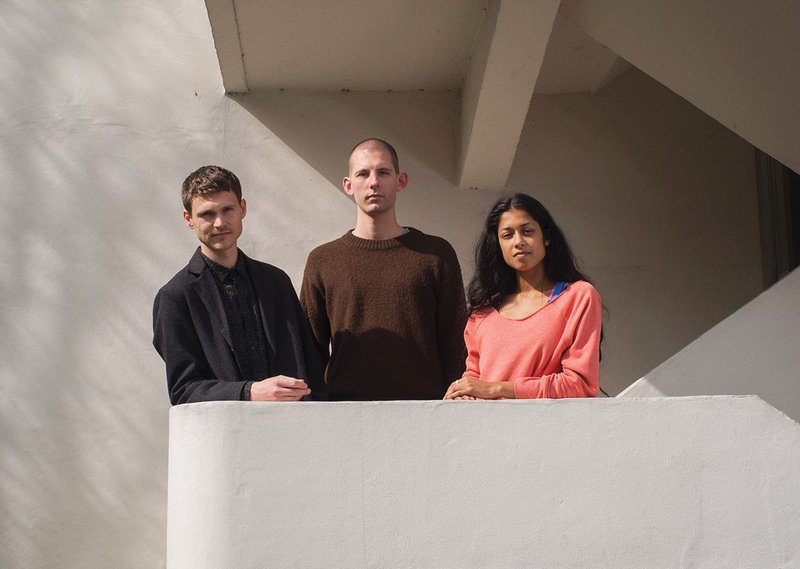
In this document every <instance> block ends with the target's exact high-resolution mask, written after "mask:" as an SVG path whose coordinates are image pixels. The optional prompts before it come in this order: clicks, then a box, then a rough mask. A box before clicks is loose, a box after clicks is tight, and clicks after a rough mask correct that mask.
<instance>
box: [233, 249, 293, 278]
mask: <svg viewBox="0 0 800 569" xmlns="http://www.w3.org/2000/svg"><path fill="white" fill-rule="evenodd" d="M242 255H243V256H244V260H245V263H246V264H247V268H248V270H250V271H251V272H253V273H254V274H257V275H259V277H262V278H269V279H275V280H288V279H289V275H287V274H286V272H285V271H283V270H282V269H279V268H278V267H276V266H275V265H270V264H269V263H265V262H264V261H257V260H256V259H251V258H250V257H248V256H247V255H245V254H244V253H242Z"/></svg>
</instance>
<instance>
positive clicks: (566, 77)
mask: <svg viewBox="0 0 800 569" xmlns="http://www.w3.org/2000/svg"><path fill="white" fill-rule="evenodd" d="M559 4H560V2H559V0H326V1H325V2H321V1H319V0H294V1H292V2H282V1H274V0H273V1H267V0H206V7H207V9H208V14H209V19H210V22H211V28H212V32H213V35H214V42H215V45H216V48H217V55H218V59H219V63H220V70H221V73H222V78H223V83H224V85H225V89H226V91H227V92H229V93H246V92H257V91H260V90H274V89H287V90H304V91H341V90H350V91H417V90H437V91H438V90H448V89H452V90H458V91H459V92H460V93H461V109H460V111H461V117H462V128H461V140H460V148H461V156H460V173H459V178H460V179H459V185H460V186H461V187H465V188H486V189H500V188H502V187H503V186H504V185H505V182H506V179H507V177H508V173H509V171H510V169H511V164H512V162H513V159H514V155H515V154H516V146H517V143H518V140H519V135H520V133H521V131H522V126H523V124H524V121H525V117H526V115H527V112H528V107H529V106H530V100H531V97H532V95H533V93H534V91H535V92H537V93H543V94H555V93H572V92H581V91H595V90H597V89H599V88H601V87H602V86H604V85H605V84H606V83H607V82H608V81H609V80H610V79H611V78H613V77H615V76H616V75H618V74H619V73H621V71H623V70H624V69H625V64H624V62H621V60H619V58H618V57H617V56H616V55H615V54H614V53H613V52H611V51H610V50H608V49H606V48H605V47H603V46H601V45H600V44H598V43H597V42H596V41H594V40H593V39H591V38H590V37H589V36H587V35H586V34H584V33H583V32H582V31H581V30H580V29H578V28H577V27H575V26H574V25H572V24H571V23H570V22H569V21H567V20H565V19H564V18H562V17H560V16H559V15H558V8H559Z"/></svg>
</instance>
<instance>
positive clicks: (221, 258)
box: [200, 245, 239, 269]
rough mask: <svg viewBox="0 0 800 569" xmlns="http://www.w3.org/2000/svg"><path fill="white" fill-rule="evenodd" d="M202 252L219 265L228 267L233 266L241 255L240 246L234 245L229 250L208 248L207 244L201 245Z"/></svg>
mask: <svg viewBox="0 0 800 569" xmlns="http://www.w3.org/2000/svg"><path fill="white" fill-rule="evenodd" d="M200 252H201V253H202V254H203V255H205V256H206V257H208V258H209V259H211V260H212V261H214V262H215V263H217V264H218V265H222V266H223V267H227V268H228V269H230V268H232V267H233V266H234V265H235V264H236V259H237V258H238V256H239V248H238V247H232V248H231V249H228V250H227V251H213V250H211V249H209V248H207V247H206V246H205V245H200Z"/></svg>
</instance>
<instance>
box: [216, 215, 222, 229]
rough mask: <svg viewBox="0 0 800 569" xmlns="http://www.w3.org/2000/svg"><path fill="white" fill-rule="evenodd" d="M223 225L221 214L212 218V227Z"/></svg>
mask: <svg viewBox="0 0 800 569" xmlns="http://www.w3.org/2000/svg"><path fill="white" fill-rule="evenodd" d="M223 225H224V222H223V221H222V216H221V215H218V216H217V217H215V218H214V227H222V226H223Z"/></svg>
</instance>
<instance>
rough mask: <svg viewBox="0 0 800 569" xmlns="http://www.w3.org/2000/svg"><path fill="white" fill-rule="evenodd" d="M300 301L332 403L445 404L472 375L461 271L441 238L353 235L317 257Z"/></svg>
mask: <svg viewBox="0 0 800 569" xmlns="http://www.w3.org/2000/svg"><path fill="white" fill-rule="evenodd" d="M300 302H301V304H302V305H303V310H304V311H305V313H306V316H307V318H308V321H309V323H310V324H311V331H312V335H313V337H314V341H315V343H316V345H317V349H318V350H319V352H320V356H321V358H322V361H323V365H326V371H325V377H326V381H327V384H328V390H329V392H330V396H331V399H333V400H376V399H384V400H385V399H441V397H442V396H443V395H444V392H445V389H446V387H447V386H448V385H449V384H450V382H451V381H453V380H455V379H457V378H459V377H461V374H462V372H463V371H464V360H465V351H464V340H463V332H464V324H465V321H466V308H465V302H464V288H463V283H462V281H461V269H460V268H459V265H458V259H457V257H456V254H455V251H453V248H452V247H451V246H450V244H449V243H448V242H447V241H445V240H444V239H442V238H440V237H434V236H431V235H425V234H424V233H422V232H421V231H417V230H416V229H410V230H409V232H408V233H406V234H404V235H401V236H400V237H397V238H395V239H386V240H380V241H377V240H369V239H361V238H359V237H355V236H354V235H353V234H352V233H351V232H349V231H348V232H347V233H345V234H344V235H343V236H342V237H340V238H339V239H337V240H335V241H332V242H330V243H326V244H325V245H322V246H320V247H317V248H316V249H314V250H313V251H312V252H311V253H310V254H309V256H308V262H307V263H306V270H305V275H304V276H303V287H302V290H301V292H300ZM329 346H330V348H331V349H330V351H331V354H330V356H329V355H328V349H329Z"/></svg>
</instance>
